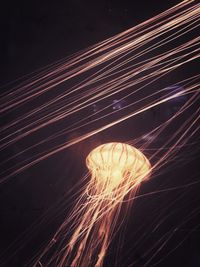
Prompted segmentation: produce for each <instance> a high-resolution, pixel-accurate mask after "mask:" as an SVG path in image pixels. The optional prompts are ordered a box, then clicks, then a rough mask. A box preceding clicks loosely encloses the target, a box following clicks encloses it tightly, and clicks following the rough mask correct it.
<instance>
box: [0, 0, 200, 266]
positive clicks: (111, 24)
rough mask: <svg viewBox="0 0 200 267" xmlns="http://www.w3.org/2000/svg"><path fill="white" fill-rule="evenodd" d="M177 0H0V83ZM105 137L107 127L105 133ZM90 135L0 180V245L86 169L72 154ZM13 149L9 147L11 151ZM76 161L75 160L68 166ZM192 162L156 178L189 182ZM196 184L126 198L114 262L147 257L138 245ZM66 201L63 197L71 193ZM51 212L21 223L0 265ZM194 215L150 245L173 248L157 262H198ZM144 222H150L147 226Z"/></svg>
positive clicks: (35, 235)
mask: <svg viewBox="0 0 200 267" xmlns="http://www.w3.org/2000/svg"><path fill="white" fill-rule="evenodd" d="M178 2H179V1H158V0H157V1H156V0H154V1H147V0H146V1H144V0H140V1H126V0H123V1H114V0H113V1H109V0H107V1H104V0H102V1H88V0H85V1H80V0H74V1H67V0H66V1H32V0H30V1H16V2H11V1H8V2H7V4H6V6H3V7H2V8H1V19H2V23H1V24H2V31H1V45H2V48H1V58H2V59H1V65H2V68H1V72H2V73H1V74H2V75H1V84H2V85H4V84H7V83H8V82H10V81H13V80H15V79H17V78H19V77H21V76H23V75H26V74H29V73H30V72H32V71H35V70H37V69H39V68H41V67H44V66H46V65H48V64H50V63H52V62H54V61H57V60H59V59H61V58H63V57H66V56H68V55H71V54H72V53H74V52H77V51H79V50H82V49H84V48H87V47H88V46H90V45H93V44H95V43H97V42H99V41H102V40H104V39H106V38H108V37H111V36H113V35H115V34H117V33H119V32H121V31H123V30H126V29H128V28H129V27H132V26H134V25H136V24H138V23H140V22H142V21H144V20H146V19H148V18H150V17H152V16H154V15H156V14H158V13H160V12H162V11H164V10H166V9H167V8H169V7H171V6H172V5H174V4H176V3H178ZM6 88H8V87H6ZM5 90H6V89H5V87H2V92H3V91H5ZM120 131H121V130H119V133H120ZM108 135H109V134H108ZM111 137H112V133H110V136H109V138H108V139H111ZM98 139H99V140H100V139H101V140H104V136H101V135H99V136H97V137H95V138H94V140H90V141H89V142H90V144H89V145H88V143H81V144H78V145H76V146H75V147H72V148H70V149H69V150H68V151H67V152H63V153H60V154H59V155H56V156H54V157H53V158H50V159H48V160H46V161H45V162H43V163H41V164H39V165H37V166H35V167H33V168H31V169H30V170H27V171H26V172H24V173H23V174H21V175H20V176H18V177H14V179H12V181H11V180H10V181H8V183H7V184H4V185H2V186H1V188H0V193H1V197H0V202H1V214H0V216H1V241H0V250H1V251H4V250H5V249H8V248H9V246H10V245H11V244H12V242H13V241H14V240H16V238H18V237H20V236H21V234H22V233H23V232H24V231H25V230H26V229H28V227H29V226H30V225H31V224H32V223H33V222H35V221H36V220H37V219H38V218H40V216H44V213H45V211H46V210H47V208H49V207H51V206H52V205H54V204H55V203H56V201H58V200H59V198H60V196H63V195H64V194H65V192H66V191H68V189H70V188H71V186H72V185H73V184H74V181H78V178H79V177H81V176H82V175H83V173H84V172H85V171H86V170H85V166H84V157H85V155H82V156H80V151H83V150H84V151H85V154H87V152H88V151H89V150H90V146H91V147H92V144H93V143H95V142H96V143H98V142H100V141H99V140H98ZM124 141H125V140H124ZM19 149H20V148H18V147H13V151H17V150H19ZM77 158H78V160H77ZM77 164H78V166H79V168H76V166H77ZM197 164H198V159H195V160H192V161H191V162H190V163H187V164H186V165H185V166H184V167H179V168H178V169H177V173H176V174H177V175H176V182H175V181H174V180H173V178H174V172H173V171H174V170H172V171H170V170H168V172H167V173H166V174H165V175H163V176H162V179H165V181H167V182H166V183H163V184H164V186H166V185H167V186H168V187H170V186H175V185H180V184H182V183H184V182H185V183H187V182H191V181H192V180H190V179H189V176H190V174H191V170H192V172H193V173H197V171H198V170H199V169H198V166H197ZM66 177H67V178H68V179H66ZM169 178H170V179H169ZM172 180H173V182H172ZM159 186H160V183H159V179H158V180H155V181H153V182H150V183H149V184H148V185H147V184H145V185H144V186H143V189H142V193H148V192H153V191H155V190H156V189H157V188H158V187H159ZM167 186H166V187H167ZM199 189H200V188H199V185H197V186H195V188H194V187H192V188H191V187H188V188H186V189H185V191H184V192H183V191H181V192H180V191H178V192H177V191H175V192H165V193H163V194H159V195H156V196H154V197H153V196H152V197H150V198H144V199H141V200H138V201H137V203H136V205H135V206H134V208H135V210H134V216H131V218H130V220H129V221H128V226H127V231H126V234H125V240H126V241H125V243H124V244H125V245H124V249H123V251H122V255H121V256H122V261H121V265H120V266H121V267H129V266H131V265H130V263H131V262H133V261H135V262H136V266H141V267H142V266H144V265H145V264H146V263H147V261H148V258H145V251H147V250H148V249H149V248H150V247H151V246H152V244H155V243H156V242H157V241H158V240H159V239H160V237H161V236H163V234H164V233H167V231H169V230H170V229H173V230H174V229H176V225H178V224H179V223H180V222H181V221H182V220H184V218H186V217H187V216H188V214H190V212H192V211H194V210H195V209H198V205H199V193H198V192H199ZM65 201H66V200H65ZM66 203H71V199H69V201H66ZM170 203H171V207H170ZM173 203H175V205H174V204H173ZM168 205H169V206H168ZM171 212H172V215H171V216H170V215H169V214H171ZM55 214H56V211H55V210H53V211H52V213H50V214H48V215H47V217H45V218H47V221H46V222H44V223H43V224H40V226H39V227H37V228H36V230H29V232H28V235H29V237H31V240H32V241H30V242H28V243H25V240H27V236H26V237H23V236H21V237H20V239H19V242H18V243H16V244H15V245H14V246H13V247H10V248H9V249H8V250H6V252H5V254H3V256H2V259H3V260H2V264H0V266H8V267H12V266H13V267H18V266H19V267H23V266H24V264H25V262H26V261H27V260H28V259H29V258H30V257H31V256H33V254H34V253H35V251H37V249H38V248H40V246H41V245H42V244H43V242H45V240H47V239H48V238H49V233H53V232H54V230H55V229H56V227H57V226H58V225H59V223H60V222H61V221H62V218H63V217H64V215H63V214H62V212H60V213H59V215H57V217H56V219H55V218H52V216H55ZM168 215H169V216H168ZM158 216H160V218H161V221H162V218H165V217H166V216H167V219H166V221H165V223H163V225H162V227H160V228H159V231H153V230H152V229H153V228H154V227H155V225H154V224H153V223H152V222H153V221H154V219H155V218H156V217H158ZM47 222H48V224H47ZM141 222H145V226H144V227H143V228H142V230H141V231H140V230H139V226H140V224H141ZM199 223H200V221H199V216H194V217H193V218H192V220H191V221H190V223H189V224H188V225H184V227H182V228H181V229H179V230H177V231H176V233H175V234H174V237H173V238H172V239H171V240H170V242H169V244H168V247H167V249H166V250H165V249H163V250H161V252H160V253H158V255H157V258H156V261H158V260H160V259H164V257H165V256H166V255H167V253H168V252H169V251H170V250H172V249H173V248H174V251H173V252H172V253H171V254H170V255H169V256H168V257H166V259H164V260H163V261H162V262H160V263H158V264H157V266H161V267H165V266H166V267H169V266H185V267H187V266H188V267H197V266H200V254H199V247H200V244H199V242H200V235H199V230H198V229H196V230H195V231H192V230H191V229H194V228H195V227H196V226H197V225H198V224H199ZM151 224H153V226H152V227H151V226H150V225H151ZM145 227H146V228H145ZM148 227H150V228H149V229H150V230H149V232H148V236H149V238H148V241H146V242H144V245H143V246H142V247H141V248H138V247H136V246H135V243H134V240H135V239H137V238H139V235H141V234H142V233H145V231H147V230H146V229H148ZM134 229H138V230H134ZM174 231H175V230H174ZM20 246H24V247H22V249H21V250H20V251H19V252H17V254H15V255H14V254H13V252H14V251H16V249H18V248H19V247H20ZM176 247H177V248H176ZM114 250H115V243H113V246H112V248H111V251H114ZM110 253H111V256H110V258H109V257H108V259H107V261H106V263H105V267H112V266H113V265H112V252H110ZM113 254H114V253H113ZM10 258H11V259H10ZM156 261H155V262H156ZM151 264H152V262H150V263H149V264H147V266H152V265H151ZM145 266H146V265H145Z"/></svg>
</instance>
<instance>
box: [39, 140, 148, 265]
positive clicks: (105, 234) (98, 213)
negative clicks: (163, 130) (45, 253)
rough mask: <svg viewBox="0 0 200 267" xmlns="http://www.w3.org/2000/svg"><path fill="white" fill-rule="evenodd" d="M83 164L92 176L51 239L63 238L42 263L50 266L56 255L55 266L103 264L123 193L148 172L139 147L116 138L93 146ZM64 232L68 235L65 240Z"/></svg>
mask: <svg viewBox="0 0 200 267" xmlns="http://www.w3.org/2000/svg"><path fill="white" fill-rule="evenodd" d="M86 165H87V168H88V170H89V173H90V176H91V179H90V181H89V182H88V184H87V186H86V188H85V190H84V192H83V194H82V195H81V196H80V198H79V200H78V202H77V204H76V205H75V207H74V210H73V211H72V213H71V215H70V216H69V218H70V219H69V218H68V220H67V221H65V223H64V224H63V225H62V226H61V228H60V229H59V231H58V232H57V234H56V235H55V237H54V240H58V239H60V240H62V242H61V243H60V245H59V248H60V250H59V251H58V250H57V251H58V252H57V253H56V254H55V255H54V257H53V258H51V260H50V261H49V263H48V264H47V263H46V264H45V265H44V266H51V263H52V260H53V259H54V260H55V259H56V266H58V267H64V266H71V267H90V266H95V267H102V266H103V262H104V258H105V256H106V252H107V250H108V247H109V245H110V242H111V240H112V237H113V234H114V232H115V231H116V228H117V227H116V226H117V224H118V219H119V218H118V217H119V213H120V210H121V206H122V203H123V200H124V197H125V196H126V195H127V194H128V193H129V192H136V190H137V189H138V186H139V185H140V183H141V182H142V181H143V180H146V179H147V178H148V177H149V175H150V172H151V165H150V162H149V161H148V159H147V158H146V157H145V156H144V154H143V153H142V152H141V151H139V150H138V149H136V148H135V147H133V146H131V145H128V144H125V143H116V142H112V143H106V144H103V145H100V146H98V147H97V148H95V149H94V150H92V151H91V152H90V153H89V155H88V156H87V158H86ZM67 235H69V236H70V237H69V238H68V241H67V242H66V240H65V237H66V236H67ZM63 237H64V238H63ZM65 242H66V244H64V243H65ZM61 247H62V248H61ZM40 263H41V261H40Z"/></svg>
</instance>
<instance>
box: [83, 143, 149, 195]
mask: <svg viewBox="0 0 200 267" xmlns="http://www.w3.org/2000/svg"><path fill="white" fill-rule="evenodd" d="M86 164H87V167H88V169H89V171H90V172H91V174H92V180H93V184H94V185H95V188H96V192H95V193H96V194H98V195H99V194H102V193H104V194H110V193H114V192H115V193H116V192H118V194H119V191H120V192H121V194H122V192H123V195H125V194H126V193H127V192H128V191H130V190H131V189H132V188H133V187H135V186H136V185H138V184H139V183H140V182H141V181H142V180H144V179H146V178H147V177H148V176H149V174H150V170H151V165H150V162H149V161H148V159H147V158H146V157H145V156H144V154H143V153H142V152H141V151H139V150H138V149H136V148H135V147H133V146H131V145H128V144H124V143H107V144H103V145H100V146H98V147H97V148H95V149H94V150H92V151H91V152H90V154H89V155H88V157H87V159H86Z"/></svg>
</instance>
